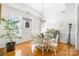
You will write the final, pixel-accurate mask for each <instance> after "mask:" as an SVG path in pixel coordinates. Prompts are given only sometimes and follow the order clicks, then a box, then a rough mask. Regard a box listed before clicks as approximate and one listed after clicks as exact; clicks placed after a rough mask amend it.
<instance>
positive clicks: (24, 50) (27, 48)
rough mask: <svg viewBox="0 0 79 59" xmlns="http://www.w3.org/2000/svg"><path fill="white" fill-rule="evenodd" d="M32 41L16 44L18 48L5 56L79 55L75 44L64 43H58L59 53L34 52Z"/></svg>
mask: <svg viewBox="0 0 79 59" xmlns="http://www.w3.org/2000/svg"><path fill="white" fill-rule="evenodd" d="M31 46H32V41H28V42H24V43H21V44H18V45H16V50H15V51H12V52H6V53H5V54H4V55H5V56H79V50H75V48H74V46H73V45H71V46H68V45H66V44H64V43H59V44H58V51H57V54H56V55H55V54H54V51H48V52H46V51H45V52H43V54H42V52H39V51H37V52H34V53H32V51H31Z"/></svg>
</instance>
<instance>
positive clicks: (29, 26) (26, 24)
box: [22, 20, 32, 41]
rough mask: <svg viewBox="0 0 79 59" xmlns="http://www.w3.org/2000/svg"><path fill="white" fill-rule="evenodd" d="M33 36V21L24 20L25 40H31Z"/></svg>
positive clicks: (23, 36) (23, 34)
mask: <svg viewBox="0 0 79 59" xmlns="http://www.w3.org/2000/svg"><path fill="white" fill-rule="evenodd" d="M31 36H32V23H31V22H30V21H28V22H27V21H26V20H23V21H22V39H23V40H25V41H28V40H31V39H32V38H31Z"/></svg>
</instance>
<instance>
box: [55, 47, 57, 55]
mask: <svg viewBox="0 0 79 59" xmlns="http://www.w3.org/2000/svg"><path fill="white" fill-rule="evenodd" d="M54 52H55V55H57V49H56V47H54Z"/></svg>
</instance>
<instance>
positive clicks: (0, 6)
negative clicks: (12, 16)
mask: <svg viewBox="0 0 79 59" xmlns="http://www.w3.org/2000/svg"><path fill="white" fill-rule="evenodd" d="M0 17H1V4H0Z"/></svg>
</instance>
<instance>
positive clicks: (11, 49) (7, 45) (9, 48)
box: [6, 42, 16, 52]
mask: <svg viewBox="0 0 79 59" xmlns="http://www.w3.org/2000/svg"><path fill="white" fill-rule="evenodd" d="M15 43H16V42H12V43H11V42H8V43H7V44H6V48H7V52H11V51H14V50H15Z"/></svg>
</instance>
